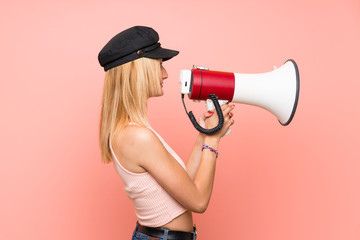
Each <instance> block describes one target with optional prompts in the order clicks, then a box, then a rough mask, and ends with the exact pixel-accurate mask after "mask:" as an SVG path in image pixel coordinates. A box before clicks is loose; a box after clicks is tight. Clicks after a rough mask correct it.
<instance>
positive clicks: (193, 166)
mask: <svg viewBox="0 0 360 240" xmlns="http://www.w3.org/2000/svg"><path fill="white" fill-rule="evenodd" d="M204 138H205V136H204V134H202V133H199V135H198V137H197V138H196V141H195V144H194V147H193V149H192V151H191V153H190V157H189V159H188V161H187V163H186V171H187V173H188V174H189V176H190V178H191V179H194V178H195V175H196V173H197V171H198V169H199V165H200V160H201V155H202V151H201V148H202V145H203V144H204Z"/></svg>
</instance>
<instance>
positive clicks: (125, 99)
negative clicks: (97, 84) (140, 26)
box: [99, 57, 162, 163]
mask: <svg viewBox="0 0 360 240" xmlns="http://www.w3.org/2000/svg"><path fill="white" fill-rule="evenodd" d="M160 78H161V67H160V60H159V59H150V58H144V57H143V58H139V59H136V60H134V61H131V62H128V63H125V64H123V65H120V66H117V67H114V68H111V69H109V70H108V71H106V74H105V82H104V90H103V99H102V109H101V118H100V134H99V140H100V148H101V158H102V160H103V162H104V163H109V162H111V160H112V158H111V153H110V148H109V140H110V139H112V138H113V137H114V136H116V135H117V134H119V133H120V132H121V131H122V130H123V129H124V128H125V126H126V124H127V123H128V122H134V123H136V124H138V125H140V126H145V125H147V124H148V119H147V100H148V98H149V97H151V96H159V95H160V94H161V92H162V90H161V86H160Z"/></svg>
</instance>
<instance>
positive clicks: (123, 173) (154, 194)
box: [110, 126, 186, 227]
mask: <svg viewBox="0 0 360 240" xmlns="http://www.w3.org/2000/svg"><path fill="white" fill-rule="evenodd" d="M148 128H149V129H151V130H152V131H153V132H154V133H155V134H156V136H157V137H158V138H159V140H160V141H161V142H162V144H163V145H164V147H165V149H166V150H167V151H168V152H169V153H170V154H171V155H172V156H173V157H174V158H175V159H176V161H177V162H178V163H179V164H180V165H181V166H182V167H183V168H184V169H186V167H185V164H184V162H183V161H182V160H181V158H180V157H179V156H178V155H177V154H176V153H175V151H174V150H173V149H172V148H171V147H170V146H169V145H168V144H167V143H166V142H165V141H164V139H163V138H162V137H161V136H160V135H159V134H158V133H157V132H156V131H155V130H154V129H152V128H151V127H150V126H148ZM110 150H111V154H112V158H113V162H114V166H115V169H116V171H117V173H118V174H119V175H120V177H121V179H122V180H123V181H124V184H125V186H124V189H125V192H126V194H127V195H128V197H129V198H130V199H131V201H132V203H133V205H134V207H135V213H136V216H137V218H138V221H139V223H140V224H141V225H143V226H148V227H160V226H163V225H165V224H167V223H169V222H170V221H171V220H173V219H174V218H176V217H177V216H179V215H181V214H182V213H184V212H185V211H186V209H185V208H184V207H183V206H182V205H181V204H180V203H178V202H177V201H176V200H175V199H174V198H172V197H171V196H170V195H169V194H168V193H167V192H166V191H165V190H164V189H163V188H162V187H161V186H160V185H159V184H158V182H157V181H156V180H155V179H154V178H153V177H152V176H151V175H150V173H148V172H144V173H134V172H130V171H129V170H127V169H125V168H124V167H123V166H122V165H121V164H120V162H119V161H118V159H117V158H116V156H115V154H114V151H113V148H112V146H111V142H110Z"/></svg>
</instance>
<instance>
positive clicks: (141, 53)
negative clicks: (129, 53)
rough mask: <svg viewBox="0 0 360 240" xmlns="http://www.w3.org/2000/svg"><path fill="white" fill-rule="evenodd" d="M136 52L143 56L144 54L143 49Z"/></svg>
mask: <svg viewBox="0 0 360 240" xmlns="http://www.w3.org/2000/svg"><path fill="white" fill-rule="evenodd" d="M136 53H137V55H138V56H142V55H143V54H144V53H143V51H141V50H138V51H137V52H136Z"/></svg>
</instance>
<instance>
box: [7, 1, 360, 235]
mask: <svg viewBox="0 0 360 240" xmlns="http://www.w3.org/2000/svg"><path fill="white" fill-rule="evenodd" d="M1 5H2V6H1V10H0V11H1V14H0V25H1V30H0V31H1V38H0V43H1V44H0V53H1V57H0V68H1V71H0V74H1V85H0V104H1V108H0V109H1V118H0V126H1V138H0V141H1V151H0V194H1V195H0V201H1V205H0V239H28V240H30V239H69V240H70V239H114V240H115V239H130V235H131V233H132V231H133V227H134V226H135V221H136V219H135V216H134V212H133V208H132V206H131V203H130V201H129V200H128V198H127V197H126V195H125V193H124V191H123V190H122V182H121V180H120V178H119V177H118V176H117V175H116V173H115V170H114V168H113V166H112V165H104V164H102V163H101V161H100V154H99V147H98V141H97V139H98V124H99V114H100V102H101V94H102V84H103V78H104V72H103V70H102V69H101V68H100V67H99V65H98V62H97V54H98V52H99V51H100V49H101V48H102V46H103V45H104V44H105V43H106V42H107V41H108V40H109V39H110V38H111V37H112V36H114V35H115V34H117V33H118V32H119V31H121V30H123V29H125V28H128V27H130V26H133V25H148V26H152V27H154V28H155V29H156V30H157V31H158V32H159V34H160V41H161V43H162V44H163V46H166V47H169V48H174V49H178V50H180V52H181V53H180V55H179V56H178V57H176V58H174V59H173V60H172V61H169V62H166V63H165V67H166V68H167V70H168V73H169V76H170V77H169V79H168V80H166V82H165V86H164V89H165V96H164V97H162V98H157V99H151V101H150V104H149V113H150V118H151V121H152V125H153V127H154V128H155V129H157V131H158V132H159V133H160V134H162V136H163V137H164V138H165V139H166V140H167V142H168V143H169V144H170V145H171V146H172V147H173V148H174V149H175V150H176V151H177V152H178V153H179V155H180V156H181V157H182V158H183V159H186V158H187V156H188V154H189V152H190V149H191V146H192V143H193V139H194V138H195V136H196V132H195V130H194V129H193V127H192V126H191V125H190V122H189V120H188V119H187V116H186V115H185V113H184V110H183V107H182V104H181V100H180V94H179V82H178V75H179V70H180V69H190V68H191V67H192V65H193V64H196V65H200V66H207V67H209V68H211V69H213V70H223V71H235V72H240V73H260V72H267V71H271V70H272V69H273V66H274V65H276V66H281V65H282V64H283V63H284V62H285V61H286V60H287V59H288V58H293V59H295V60H296V62H297V63H298V66H299V69H300V77H301V91H300V101H299V105H298V110H297V113H296V115H295V118H294V120H293V122H292V123H291V125H289V126H288V127H282V126H280V125H279V124H278V122H277V120H276V119H275V117H274V116H272V115H271V114H270V113H268V112H266V111H264V110H262V109H259V108H255V107H252V106H245V105H240V104H238V105H237V107H236V110H235V119H236V124H235V125H234V126H233V128H232V132H231V134H230V135H229V136H227V137H226V138H224V139H223V141H222V143H221V146H220V149H219V150H220V158H219V161H218V166H217V173H216V183H215V187H214V192H213V197H212V200H211V203H210V206H209V208H208V210H207V212H206V213H205V214H203V215H197V214H195V221H196V223H197V226H198V229H199V232H200V237H199V239H200V240H204V239H210V240H211V239H243V240H273V239H274V240H275V239H276V240H285V239H287V240H288V239H292V240H303V239H307V240H315V239H316V240H319V239H327V240H335V239H347V240H355V239H360V186H359V183H360V174H359V170H360V162H359V161H360V154H359V143H360V141H359V140H360V139H359V133H360V131H359V130H360V127H359V122H360V111H359V102H360V97H359V95H360V94H359V90H360V78H359V66H360V62H359V55H360V47H359V46H360V44H359V43H360V2H359V1H358V0H342V1H331V0H330V1H329V0H327V1H325V0H324V1H315V0H304V1H287V0H286V1H285V0H276V1H266V0H262V1H235V0H233V1H230V0H223V1H186V0H183V1H169V0H166V1H165V0H164V1H140V0H134V1H119V0H118V1H80V0H78V1H76V0H72V1H70V0H64V1H45V0H43V1H40V0H36V1H35V0H34V1H16V0H15V1H6V3H5V2H4V3H2V4H1ZM187 102H188V105H189V108H190V109H195V112H196V114H199V113H200V112H201V111H202V109H203V105H202V104H201V103H193V102H191V101H187Z"/></svg>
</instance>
